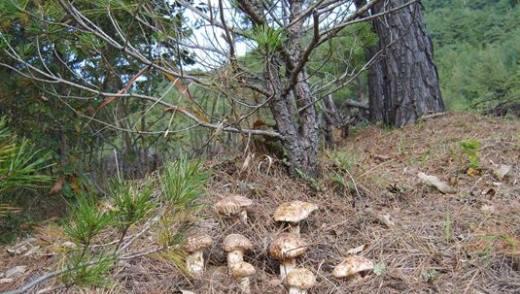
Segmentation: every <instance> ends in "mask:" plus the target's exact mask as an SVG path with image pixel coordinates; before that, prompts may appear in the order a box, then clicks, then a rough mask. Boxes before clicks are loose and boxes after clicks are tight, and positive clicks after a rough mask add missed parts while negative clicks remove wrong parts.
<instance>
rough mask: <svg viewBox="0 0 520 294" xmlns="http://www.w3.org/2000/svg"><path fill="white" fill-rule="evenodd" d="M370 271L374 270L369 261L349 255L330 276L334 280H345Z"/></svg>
mask: <svg viewBox="0 0 520 294" xmlns="http://www.w3.org/2000/svg"><path fill="white" fill-rule="evenodd" d="M372 269H374V264H373V263H372V261H370V260H369V259H367V258H365V257H363V256H359V255H350V256H347V257H346V258H345V259H344V260H343V261H342V262H341V263H340V264H338V265H337V266H336V267H335V268H334V271H333V272H332V275H333V276H334V277H336V278H346V277H350V276H353V275H355V274H358V273H361V272H364V271H371V270H372Z"/></svg>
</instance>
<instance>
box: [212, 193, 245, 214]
mask: <svg viewBox="0 0 520 294" xmlns="http://www.w3.org/2000/svg"><path fill="white" fill-rule="evenodd" d="M251 205H253V200H251V199H249V198H246V197H243V196H240V195H230V196H227V197H225V198H224V199H222V200H220V201H219V202H217V203H216V204H215V210H216V211H217V213H218V214H222V215H226V216H230V215H235V214H239V213H240V212H241V211H242V210H243V209H244V208H247V207H249V206H251Z"/></svg>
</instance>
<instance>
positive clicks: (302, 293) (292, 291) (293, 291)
mask: <svg viewBox="0 0 520 294" xmlns="http://www.w3.org/2000/svg"><path fill="white" fill-rule="evenodd" d="M306 293H307V290H302V289H298V288H296V287H290V288H289V294H306Z"/></svg>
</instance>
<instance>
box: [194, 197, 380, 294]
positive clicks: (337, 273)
mask: <svg viewBox="0 0 520 294" xmlns="http://www.w3.org/2000/svg"><path fill="white" fill-rule="evenodd" d="M252 205H253V201H252V200H251V199H248V198H246V197H243V196H240V195H230V196H228V197H226V198H224V199H222V200H220V201H219V202H217V203H216V204H215V207H214V208H215V210H216V212H217V213H218V214H219V215H222V216H226V217H232V218H236V219H237V220H239V221H241V222H243V223H247V211H248V208H250V207H251V206H252ZM317 209H318V206H317V205H315V204H313V203H308V202H303V201H292V202H287V203H283V204H282V205H280V206H279V207H278V208H277V209H276V211H275V212H274V220H275V221H276V222H280V223H284V224H286V225H287V226H288V232H286V233H281V234H280V235H278V236H277V238H276V239H275V240H274V241H273V242H272V243H271V244H270V246H269V254H270V255H271V257H273V258H274V259H276V260H277V261H278V262H279V264H280V279H281V280H282V281H283V282H285V284H286V285H287V286H288V288H289V294H305V293H307V290H308V289H310V288H312V287H313V286H314V285H315V284H316V277H315V275H314V274H313V272H312V271H310V270H309V269H306V268H298V267H297V263H296V260H297V258H298V257H301V256H302V255H303V254H304V253H305V252H306V251H307V248H308V246H309V245H308V244H307V243H306V241H305V240H304V239H303V238H302V237H301V236H300V222H302V221H304V220H305V219H307V218H308V217H309V215H310V214H311V213H312V212H313V211H315V210H317ZM212 243H213V242H212V239H211V237H210V236H209V235H205V234H200V235H192V236H189V237H188V238H187V239H186V242H185V244H184V250H185V251H186V252H187V253H188V256H187V257H186V268H187V270H188V272H189V273H190V274H191V275H192V276H193V277H200V276H201V275H202V273H203V271H204V256H203V251H204V250H205V249H206V248H208V247H210V246H211V245H212ZM222 248H223V249H224V251H225V252H226V254H227V265H228V269H229V273H230V275H231V276H232V277H233V278H234V279H235V280H236V281H237V282H238V283H239V285H240V289H241V291H242V292H243V293H245V294H248V293H251V289H250V277H251V276H253V275H254V274H255V273H256V270H255V267H254V266H253V265H252V264H250V263H248V262H245V261H244V254H245V253H246V252H248V251H252V250H253V243H252V242H251V241H250V240H249V239H247V238H246V237H245V236H243V235H240V234H230V235H228V236H226V237H225V238H224V240H223V242H222ZM372 269H373V264H372V262H371V261H370V260H368V259H366V258H364V257H361V256H357V255H349V256H348V257H347V258H345V259H344V260H343V261H342V262H341V263H340V264H338V265H337V266H336V267H335V268H334V271H333V273H332V274H333V276H334V277H336V278H347V279H358V278H360V277H362V276H363V275H364V274H366V273H367V272H370V271H371V270H372Z"/></svg>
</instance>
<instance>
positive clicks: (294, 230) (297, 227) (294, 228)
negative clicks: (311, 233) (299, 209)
mask: <svg viewBox="0 0 520 294" xmlns="http://www.w3.org/2000/svg"><path fill="white" fill-rule="evenodd" d="M289 232H291V233H293V234H295V235H296V236H300V224H295V225H294V224H289Z"/></svg>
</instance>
